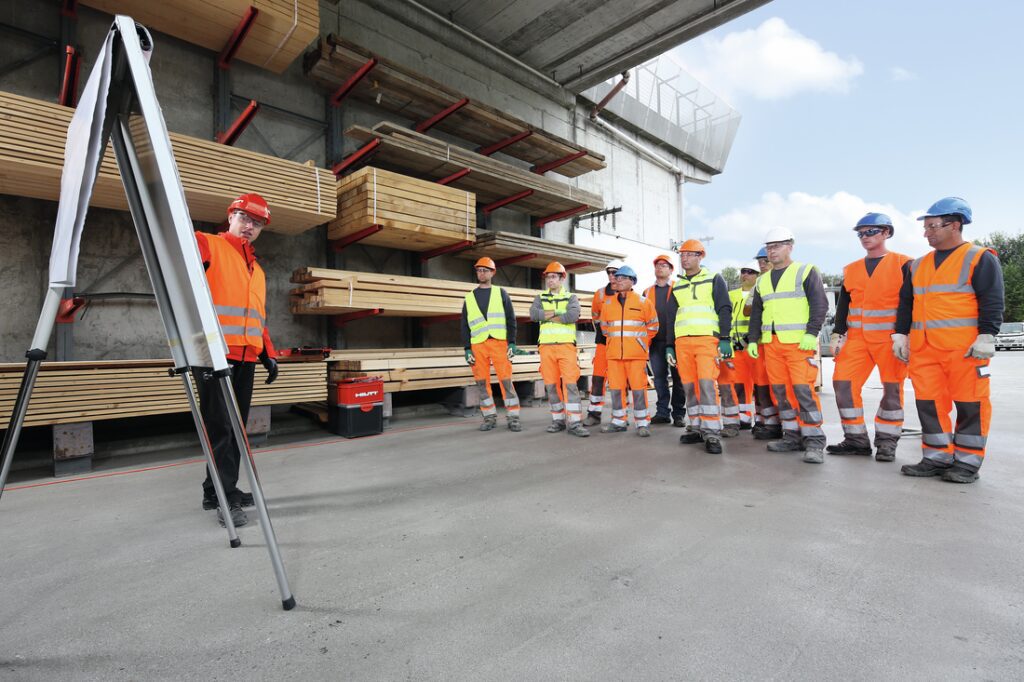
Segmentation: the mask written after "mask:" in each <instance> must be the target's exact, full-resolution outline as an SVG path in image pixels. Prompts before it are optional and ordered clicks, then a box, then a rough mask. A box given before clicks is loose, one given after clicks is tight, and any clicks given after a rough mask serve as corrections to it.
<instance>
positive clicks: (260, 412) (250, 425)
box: [245, 405, 270, 443]
mask: <svg viewBox="0 0 1024 682" xmlns="http://www.w3.org/2000/svg"><path fill="white" fill-rule="evenodd" d="M245 433H246V435H247V436H248V437H249V442H250V443H254V442H255V443H262V442H264V441H265V440H267V436H269V435H270V405H253V406H252V407H250V408H249V418H248V419H247V420H246V422H245Z"/></svg>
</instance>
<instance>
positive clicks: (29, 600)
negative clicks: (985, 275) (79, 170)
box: [0, 353, 1024, 680]
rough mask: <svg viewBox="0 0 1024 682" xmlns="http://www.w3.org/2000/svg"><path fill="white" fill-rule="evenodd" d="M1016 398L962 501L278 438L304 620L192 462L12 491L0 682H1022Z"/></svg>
mask: <svg viewBox="0 0 1024 682" xmlns="http://www.w3.org/2000/svg"><path fill="white" fill-rule="evenodd" d="M826 364H827V365H828V366H829V369H830V368H831V363H830V362H827V363H826ZM826 385H828V384H826ZM872 385H873V388H872V389H870V390H868V391H866V393H867V396H866V400H867V403H868V408H869V409H870V410H872V411H873V409H874V407H875V406H876V405H877V401H878V397H879V396H880V394H881V391H880V388H879V386H878V385H877V383H873V384H872ZM1022 386H1024V354H1016V355H1014V354H1012V353H1001V354H1000V355H999V356H998V357H997V358H996V359H995V360H994V362H993V372H992V388H993V395H994V396H995V397H996V399H995V413H994V417H993V426H994V428H993V431H992V434H991V436H990V439H989V444H990V449H989V453H990V459H989V461H988V462H987V463H986V465H985V467H984V469H983V470H982V478H981V480H980V481H979V482H977V483H975V484H973V485H969V486H957V485H954V484H949V483H944V482H942V481H940V480H937V479H911V478H907V477H904V476H900V475H899V473H898V471H899V465H900V464H905V463H909V462H916V461H917V460H918V459H919V447H920V441H919V439H917V438H906V439H905V441H904V443H903V444H901V447H900V451H899V456H898V461H897V463H896V464H882V463H877V462H875V461H873V460H869V459H866V458H857V459H842V458H836V457H829V458H828V459H827V461H826V462H825V464H824V465H819V466H814V465H809V464H803V463H802V462H800V461H799V459H798V458H797V457H796V456H795V455H786V454H770V453H767V452H765V451H764V448H763V443H759V442H758V443H756V442H754V441H751V440H750V439H749V436H747V435H744V437H742V438H740V439H734V440H731V441H727V442H726V453H725V454H724V455H722V456H712V455H706V454H704V452H703V451H702V450H700V449H698V448H696V447H695V446H680V445H678V443H677V442H676V441H677V438H678V435H679V430H677V429H673V428H672V427H657V428H656V429H655V434H654V437H653V438H651V439H649V440H647V441H641V440H639V439H637V438H636V437H635V436H634V435H633V434H632V433H629V434H616V435H595V436H594V437H591V438H590V439H588V440H580V439H575V438H571V437H569V436H566V435H565V434H559V435H550V434H546V433H544V431H543V428H544V426H545V425H546V422H547V416H546V414H545V411H544V410H543V409H541V408H534V409H530V410H526V411H525V412H524V421H525V422H526V425H527V430H526V431H525V432H524V433H521V434H513V433H510V432H507V431H503V430H499V431H497V432H492V433H489V434H478V433H477V432H475V430H474V429H475V427H476V419H456V418H452V417H434V418H427V419H417V420H414V421H411V422H409V421H407V422H401V421H399V422H397V423H396V424H395V426H394V428H393V429H392V430H391V431H389V432H388V433H386V434H385V435H383V436H380V437H376V438H371V439H363V440H358V441H345V440H340V439H335V438H333V437H328V436H326V435H318V436H317V438H316V439H315V440H311V441H308V442H303V443H291V444H285V445H277V444H275V443H274V441H273V439H272V440H271V445H270V446H268V447H265V448H263V449H262V450H260V451H259V453H258V456H257V461H258V464H259V467H260V474H261V476H262V479H263V481H264V485H265V490H266V493H267V496H268V498H269V499H270V500H271V513H272V516H273V520H274V524H275V529H276V531H277V535H278V538H279V540H280V542H281V550H282V553H283V555H284V560H285V564H286V566H287V569H288V575H289V578H290V580H291V585H292V589H293V591H294V593H295V595H296V597H297V599H298V602H299V606H298V607H297V608H296V609H295V610H294V611H291V612H284V611H282V610H281V608H280V602H279V597H278V594H277V589H276V585H275V582H274V579H273V574H272V571H271V568H270V563H269V560H268V557H267V553H266V550H265V548H264V546H263V543H262V536H261V534H260V532H259V529H258V527H257V526H256V524H255V523H251V524H250V525H249V526H247V527H246V528H244V529H242V531H241V534H242V539H243V543H244V545H243V547H242V548H240V549H235V550H231V549H228V548H227V542H226V536H225V533H224V531H223V530H222V529H221V528H220V527H219V526H218V525H217V523H216V520H215V517H214V514H213V512H202V511H200V510H199V498H200V489H199V482H200V479H201V477H202V465H201V464H200V463H197V462H196V460H195V459H194V458H195V456H196V454H197V453H195V452H190V453H183V455H182V457H181V459H179V460H172V459H170V458H168V457H165V458H164V459H163V460H162V461H160V462H158V464H163V465H168V464H169V465H170V466H165V467H163V468H156V469H149V470H144V471H134V470H132V467H131V466H129V465H128V464H127V463H126V462H125V461H124V459H123V458H119V459H118V460H117V461H116V462H113V463H112V464H110V465H109V466H116V467H119V468H116V469H109V470H106V471H102V472H98V473H103V474H124V475H111V476H103V477H98V478H91V479H88V480H80V481H60V482H57V483H56V484H53V485H39V486H35V487H30V486H33V484H37V483H41V484H50V483H53V480H52V479H36V480H26V479H25V478H24V476H22V477H21V478H20V479H16V480H15V481H13V482H12V489H10V490H9V491H8V492H7V493H5V494H4V496H3V500H2V502H0V580H2V584H3V587H4V589H3V598H2V599H0V678H3V679H5V680H8V679H16V680H20V679H32V680H62V679H102V680H120V679H126V680H127V679H132V680H140V679H147V680H148V679H182V678H198V677H202V678H205V679H239V678H244V679H272V680H277V679H288V678H306V679H347V680H376V679H382V680H384V679H386V680H392V679H416V680H423V679H445V680H448V679H469V680H509V679H511V680H566V679H587V680H625V679H642V680H667V679H815V680H829V679H843V680H847V679H871V680H874V679H897V678H898V679H901V680H907V679H912V680H936V679H943V680H956V679H978V680H982V679H985V680H989V679H991V680H1020V679H1024V521H1022V520H1024V462H1022V460H1021V457H1020V456H1019V454H1018V447H1019V443H1020V442H1021V440H1022V438H1024V419H1022V418H1021V417H1022V414H1024V411H1022V410H1021V405H1022V404H1024V389H1022ZM908 389H909V384H908ZM908 399H912V395H909V390H908ZM822 402H823V405H824V407H825V411H826V416H827V417H826V418H827V424H828V429H827V430H828V433H829V437H830V440H832V441H837V440H839V433H840V431H839V427H838V419H837V416H836V409H835V404H834V402H833V397H832V395H831V391H830V390H829V389H826V391H825V393H824V394H823V396H822ZM908 404H909V405H910V406H911V408H910V414H911V415H912V416H911V417H910V418H909V419H908V426H916V424H917V420H916V415H914V414H913V407H912V406H913V402H912V401H911V400H908ZM146 464H147V465H149V466H152V465H153V462H152V459H149V460H146Z"/></svg>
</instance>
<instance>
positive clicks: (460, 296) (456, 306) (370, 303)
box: [291, 268, 590, 320]
mask: <svg viewBox="0 0 1024 682" xmlns="http://www.w3.org/2000/svg"><path fill="white" fill-rule="evenodd" d="M292 282H293V283H295V284H301V285H302V286H299V287H297V288H295V289H292V291H291V311H292V313H293V314H295V315H342V314H345V313H352V312H356V311H361V310H376V311H379V312H378V313H377V314H379V315H384V316H387V317H436V316H439V315H458V314H460V313H461V312H462V303H463V301H464V300H465V297H466V294H467V293H469V292H470V291H472V290H473V289H475V288H476V285H475V284H470V283H469V282H455V281H452V280H447V279H429V278H426V277H407V276H404V275H382V274H376V273H369V272H353V271H349V270H330V269H328V268H299V269H298V270H296V271H295V272H293V273H292ZM502 289H504V290H505V291H507V292H508V295H509V298H511V299H512V306H513V308H515V312H516V317H518V318H526V317H528V316H529V314H530V304H531V303H532V302H533V298H534V296H536V295H537V294H538V293H539V292H537V291H534V290H532V289H519V288H516V287H502ZM579 298H580V307H581V309H582V310H581V315H580V319H581V320H589V319H590V296H589V295H582V294H581V295H580V297H579ZM584 299H585V300H584Z"/></svg>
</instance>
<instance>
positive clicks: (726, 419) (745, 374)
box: [718, 350, 756, 427]
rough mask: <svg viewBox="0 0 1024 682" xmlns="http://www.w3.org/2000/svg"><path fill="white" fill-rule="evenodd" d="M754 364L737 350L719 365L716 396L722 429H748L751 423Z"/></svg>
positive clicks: (742, 351) (745, 354)
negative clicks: (720, 413) (719, 400)
mask: <svg viewBox="0 0 1024 682" xmlns="http://www.w3.org/2000/svg"><path fill="white" fill-rule="evenodd" d="M755 362H756V361H755V360H754V358H752V357H750V356H749V355H747V352H746V351H744V350H737V351H733V354H732V357H731V358H723V359H722V363H721V364H720V365H719V375H718V396H719V398H720V399H721V402H722V426H724V427H730V426H733V427H739V426H740V425H741V424H742V425H746V426H748V427H749V426H750V425H751V423H752V421H753V411H754V363H755Z"/></svg>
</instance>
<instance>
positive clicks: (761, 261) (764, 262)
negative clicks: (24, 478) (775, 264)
mask: <svg viewBox="0 0 1024 682" xmlns="http://www.w3.org/2000/svg"><path fill="white" fill-rule="evenodd" d="M754 260H756V261H757V267H759V268H761V274H762V275H763V274H764V273H766V272H768V271H769V270H771V269H772V264H771V263H769V262H768V249H766V248H765V247H763V246H762V247H761V248H760V249H759V250H758V252H757V255H756V256H754ZM748 314H749V312H748Z"/></svg>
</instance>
